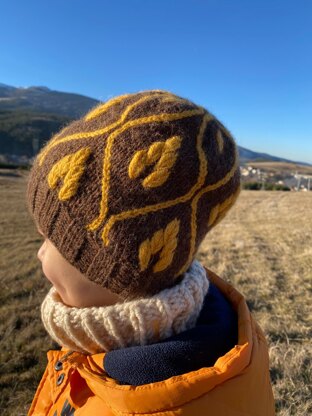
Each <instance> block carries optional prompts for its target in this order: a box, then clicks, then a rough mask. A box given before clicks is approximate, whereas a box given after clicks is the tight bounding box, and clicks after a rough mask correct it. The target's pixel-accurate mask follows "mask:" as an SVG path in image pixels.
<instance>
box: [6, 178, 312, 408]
mask: <svg viewBox="0 0 312 416" xmlns="http://www.w3.org/2000/svg"><path fill="white" fill-rule="evenodd" d="M25 184H26V179H25V177H21V178H14V177H4V176H0V259H1V260H0V285H1V286H0V335H1V338H0V344H1V345H0V363H1V366H0V389H1V394H0V414H1V415H3V416H6V415H10V416H11V415H14V416H19V415H25V414H26V413H27V409H28V407H29V404H30V402H31V399H32V396H33V394H34V392H35V389H36V386H37V384H38V382H39V379H40V377H41V374H42V372H43V370H44V367H45V363H46V361H45V360H46V356H45V353H46V351H47V350H48V349H49V348H51V347H52V342H51V341H50V340H49V338H48V336H47V335H46V334H45V331H44V329H43V326H42V325H41V322H40V303H41V301H42V299H43V297H44V295H45V293H46V290H47V288H48V284H47V283H46V281H45V279H44V278H43V277H42V273H41V270H40V266H39V262H38V261H37V258H36V252H37V249H38V247H39V245H40V238H39V236H38V235H37V233H36V231H35V230H34V227H33V225H32V223H31V220H30V218H29V216H28V213H27V211H26V207H25V202H24V193H25ZM198 257H199V258H200V259H201V260H202V262H203V263H204V264H205V265H207V266H208V267H209V268H211V269H212V270H214V271H216V272H217V273H219V274H220V275H221V276H222V277H224V278H225V279H227V280H229V281H231V282H232V283H233V284H235V285H236V287H237V288H238V289H239V290H240V291H241V292H242V293H244V295H245V296H246V298H247V299H248V304H249V306H250V308H251V310H252V311H253V314H254V315H255V317H256V318H257V320H258V321H259V323H260V324H261V326H262V328H263V330H264V331H265V333H266V336H267V340H268V343H269V349H270V359H271V379H272V384H273V388H274V394H275V398H276V410H277V414H278V415H279V416H286V415H296V416H303V415H304V416H307V415H309V414H312V394H311V384H310V383H311V342H310V338H309V337H310V333H309V331H310V330H311V304H312V302H311V281H312V192H310V193H290V192H285V193H283V192H263V191H243V192H242V194H241V196H240V198H239V200H238V203H237V204H236V206H235V207H234V208H233V209H232V211H231V212H230V214H229V215H228V216H227V217H226V218H225V219H224V221H223V222H221V224H220V225H218V226H217V227H216V228H215V229H214V230H213V231H212V232H211V233H210V234H208V237H207V238H206V240H205V241H204V243H203V244H202V247H201V250H200V253H199V255H198Z"/></svg>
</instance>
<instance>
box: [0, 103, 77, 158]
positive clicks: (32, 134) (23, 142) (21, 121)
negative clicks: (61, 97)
mask: <svg viewBox="0 0 312 416" xmlns="http://www.w3.org/2000/svg"><path fill="white" fill-rule="evenodd" d="M69 121H71V118H69V117H67V116H63V115H59V114H52V113H50V114H49V113H43V112H30V111H22V110H15V111H3V110H0V155H6V158H5V159H6V160H8V161H11V162H17V163H28V161H29V158H31V157H32V156H34V155H35V154H36V153H37V152H38V151H39V149H40V148H41V147H42V146H43V145H44V143H45V142H46V141H48V140H49V138H50V137H51V136H52V135H53V134H54V133H56V132H57V131H58V130H60V129H61V128H62V127H63V126H64V125H65V124H67V123H68V122H69Z"/></svg>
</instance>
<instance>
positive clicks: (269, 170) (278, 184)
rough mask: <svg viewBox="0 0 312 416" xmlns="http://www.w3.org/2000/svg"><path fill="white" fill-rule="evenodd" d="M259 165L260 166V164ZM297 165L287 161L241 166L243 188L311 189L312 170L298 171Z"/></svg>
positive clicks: (303, 190)
mask: <svg viewBox="0 0 312 416" xmlns="http://www.w3.org/2000/svg"><path fill="white" fill-rule="evenodd" d="M259 165H260V166H261V167H260V166H259ZM296 168H297V169H298V166H296V165H292V164H287V163H278V162H276V163H273V162H272V163H269V162H266V163H265V162H263V163H255V164H252V163H250V164H246V165H244V166H241V168H240V170H241V177H242V183H243V187H244V188H245V189H263V190H265V189H268V190H270V189H277V190H289V191H302V192H308V191H311V182H312V172H311V174H309V173H307V172H304V173H303V172H300V171H299V170H296Z"/></svg>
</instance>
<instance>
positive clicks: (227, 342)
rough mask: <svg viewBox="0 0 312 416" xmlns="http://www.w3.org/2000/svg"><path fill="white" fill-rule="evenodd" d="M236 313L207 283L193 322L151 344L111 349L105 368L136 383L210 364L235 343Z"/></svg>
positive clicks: (121, 380) (123, 380) (122, 381)
mask: <svg viewBox="0 0 312 416" xmlns="http://www.w3.org/2000/svg"><path fill="white" fill-rule="evenodd" d="M237 337H238V329H237V314H236V312H235V311H234V310H233V308H232V306H231V305H230V303H229V302H228V300H227V299H226V298H225V297H224V295H223V294H222V293H221V292H220V290H219V289H218V288H217V287H216V286H214V285H213V284H212V283H210V286H209V290H208V293H207V295H206V297H205V300H204V305H203V308H202V310H201V313H200V315H199V318H198V320H197V323H196V326H195V327H194V328H192V329H190V330H187V331H184V332H182V333H180V334H178V335H175V336H172V337H170V338H167V339H166V340H163V341H161V342H158V343H156V344H152V345H146V346H138V347H129V348H123V349H119V350H114V351H110V352H108V353H107V354H105V357H104V370H105V371H106V372H107V374H108V375H109V376H110V377H112V378H114V379H115V380H116V381H117V382H119V383H120V384H130V385H134V386H139V385H142V384H147V383H154V382H157V381H161V380H165V379H167V378H170V377H172V376H176V375H180V374H184V373H187V372H190V371H194V370H198V369H200V368H202V367H211V366H213V365H214V363H215V362H216V360H217V359H218V358H219V357H220V356H222V355H224V354H225V353H226V352H228V351H229V350H230V349H231V348H232V347H233V346H234V345H235V344H237Z"/></svg>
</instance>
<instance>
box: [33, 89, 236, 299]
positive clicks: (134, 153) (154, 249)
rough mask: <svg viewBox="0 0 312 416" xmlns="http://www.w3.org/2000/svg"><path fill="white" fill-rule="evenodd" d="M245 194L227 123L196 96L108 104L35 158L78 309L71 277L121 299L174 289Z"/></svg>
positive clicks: (43, 217) (38, 206) (36, 180)
mask: <svg viewBox="0 0 312 416" xmlns="http://www.w3.org/2000/svg"><path fill="white" fill-rule="evenodd" d="M239 189H240V174H239V163H238V155H237V148H236V145H235V143H234V141H233V139H232V137H231V135H230V133H229V132H228V131H227V130H226V129H225V127H224V126H223V125H222V124H221V123H220V122H219V121H218V120H217V119H216V118H215V117H214V116H213V115H211V114H210V113H208V112H207V111H206V110H205V109H203V108H202V107H199V106H197V105H195V104H193V103H192V102H190V101H188V100H185V99H182V98H180V97H177V96H175V95H173V94H171V93H168V92H164V91H148V92H142V93H138V94H129V95H125V96H121V97H117V98H115V99H112V100H110V101H108V102H107V103H105V104H101V105H100V106H98V107H97V108H95V109H94V110H92V111H91V112H89V113H88V114H87V115H86V116H85V117H83V118H81V119H80V120H78V121H75V122H73V123H71V124H70V125H69V126H67V127H66V128H64V129H63V130H62V131H61V132H60V133H59V134H57V135H56V136H54V138H52V140H50V141H49V142H48V143H47V145H46V146H45V147H44V149H43V150H42V151H41V153H40V154H39V155H38V157H37V158H36V160H35V163H34V166H33V169H32V171H31V175H30V179H29V185H28V202H29V208H30V210H31V212H32V215H33V217H34V220H35V222H36V224H37V227H38V228H40V230H41V231H42V233H43V234H44V236H45V237H46V239H47V244H48V247H49V250H50V251H51V254H54V255H56V256H58V255H59V256H61V257H62V258H63V261H62V260H61V259H60V258H59V260H58V261H55V262H54V261H53V256H52V261H51V262H50V264H49V268H50V269H49V270H50V272H49V274H50V276H51V278H49V279H50V280H51V281H52V283H53V284H54V285H55V287H56V288H57V289H58V290H59V291H61V290H64V297H65V293H67V294H66V296H67V295H68V296H69V297H68V298H67V299H68V300H67V303H68V304H70V303H72V304H73V302H72V301H70V300H69V299H70V297H71V296H73V293H74V292H75V287H76V283H75V284H73V285H71V281H70V282H67V279H68V280H70V279H72V280H73V282H74V281H75V282H76V277H77V279H79V278H81V279H84V280H85V281H86V282H87V283H88V287H89V286H90V287H94V288H95V289H98V291H99V293H100V290H102V289H101V288H104V289H103V290H104V291H103V296H104V294H105V293H106V294H109V293H111V292H112V293H113V294H115V295H118V296H119V297H120V299H126V298H129V299H131V298H136V297H139V296H144V295H152V294H154V293H157V292H159V291H160V290H162V289H165V288H166V287H171V286H173V285H174V284H175V283H176V282H177V281H179V279H180V277H181V275H182V274H183V273H184V272H185V271H186V270H187V268H188V267H189V266H190V264H191V262H192V261H193V259H194V257H195V254H196V251H197V249H198V246H199V244H200V242H201V241H202V239H203V238H204V236H205V235H206V234H207V232H208V231H209V230H210V229H211V228H212V227H213V226H214V225H215V224H216V223H217V222H219V221H220V220H221V219H222V218H223V217H224V215H225V214H226V212H227V211H228V209H229V208H230V207H231V206H232V205H233V204H234V202H235V200H236V198H237V196H238V193H239ZM42 250H44V249H42ZM55 250H56V251H55ZM56 253H58V254H56ZM39 257H40V252H39ZM54 264H55V268H56V267H58V266H57V265H59V266H60V269H59V273H58V275H57V281H53V280H52V276H53V273H54V272H53V269H54ZM63 270H66V273H65V271H64V273H63ZM67 271H68V272H67ZM69 275H70V276H71V277H70V279H69V278H68V276H69ZM78 276H79V277H78ZM47 277H48V276H47ZM87 279H88V280H87ZM65 281H66V282H67V283H69V284H68V285H67V283H66V287H68V290H67V289H65V288H64V282H65ZM89 281H91V282H93V283H94V285H93V284H91V285H89ZM87 283H86V284H87ZM57 285H58V286H57ZM81 288H83V285H82V286H81ZM106 289H108V290H109V292H108V291H106ZM90 290H91V289H90ZM66 291H67V292H66ZM80 293H83V289H82V292H80ZM118 296H116V298H118ZM63 300H64V301H65V302H66V299H64V298H63ZM74 303H76V302H74ZM75 306H79V305H75ZM83 306H87V305H83Z"/></svg>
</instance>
